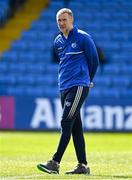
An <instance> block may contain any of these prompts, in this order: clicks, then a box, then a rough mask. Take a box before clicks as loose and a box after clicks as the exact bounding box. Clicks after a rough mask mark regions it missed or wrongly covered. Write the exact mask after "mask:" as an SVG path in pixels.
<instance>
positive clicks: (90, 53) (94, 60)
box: [83, 34, 99, 81]
mask: <svg viewBox="0 0 132 180" xmlns="http://www.w3.org/2000/svg"><path fill="white" fill-rule="evenodd" d="M83 48H84V52H85V55H86V58H87V64H88V70H89V75H90V81H92V80H93V78H94V75H95V73H96V71H97V67H98V65H99V58H98V53H97V50H96V47H95V44H94V42H93V40H92V38H91V37H90V36H89V35H87V34H85V35H84V38H83Z"/></svg>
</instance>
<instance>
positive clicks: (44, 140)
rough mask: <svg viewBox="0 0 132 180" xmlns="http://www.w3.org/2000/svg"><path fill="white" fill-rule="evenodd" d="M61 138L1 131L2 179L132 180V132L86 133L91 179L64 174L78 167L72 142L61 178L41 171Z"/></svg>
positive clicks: (0, 167) (62, 166)
mask: <svg viewBox="0 0 132 180" xmlns="http://www.w3.org/2000/svg"><path fill="white" fill-rule="evenodd" d="M59 136H60V133H55V132H54V133H53V132H49V133H46V132H6V131H5V132H3V131H2V132H0V179H1V180H16V179H18V180H23V179H26V180H28V179H34V180H39V179H41V180H43V179H45V180H48V179H70V180H71V179H77V180H82V179H90V180H93V179H96V180H98V179H101V180H104V179H124V180H126V179H129V180H130V179H132V134H131V133H128V134H120V133H116V134H115V133H85V140H86V149H87V158H88V162H89V166H90V168H91V175H90V176H85V175H65V174H64V173H65V171H67V170H71V169H72V168H73V167H75V166H76V164H77V161H76V156H75V151H74V147H73V144H72V140H71V141H70V144H69V145H68V148H67V150H66V152H65V154H64V156H63V159H62V162H61V167H60V174H59V175H50V174H46V173H43V172H41V171H39V170H38V169H37V168H36V165H37V164H38V163H39V162H45V161H47V160H49V159H50V158H51V157H52V155H53V153H54V152H55V150H56V147H57V144H58V141H59Z"/></svg>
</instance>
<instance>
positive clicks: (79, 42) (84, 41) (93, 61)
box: [54, 27, 99, 91]
mask: <svg viewBox="0 0 132 180" xmlns="http://www.w3.org/2000/svg"><path fill="white" fill-rule="evenodd" d="M54 47H55V52H56V54H57V56H58V59H59V61H60V62H59V75H58V85H59V89H60V91H61V90H65V89H69V88H71V87H73V86H89V84H90V82H92V80H93V78H94V75H95V73H96V70H97V66H98V64H99V63H98V62H99V60H98V54H97V50H96V47H95V44H94V42H93V40H92V38H91V36H90V35H89V34H88V33H86V32H84V31H82V30H80V29H78V28H77V27H74V28H73V29H72V30H71V31H70V33H69V35H68V37H67V39H66V38H65V37H64V35H63V34H62V33H60V34H59V35H58V36H57V37H56V38H55V41H54Z"/></svg>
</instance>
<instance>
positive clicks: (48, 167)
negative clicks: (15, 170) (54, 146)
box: [37, 160, 59, 174]
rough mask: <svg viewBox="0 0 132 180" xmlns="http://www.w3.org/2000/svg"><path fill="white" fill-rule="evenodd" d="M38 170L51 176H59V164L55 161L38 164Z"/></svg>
mask: <svg viewBox="0 0 132 180" xmlns="http://www.w3.org/2000/svg"><path fill="white" fill-rule="evenodd" d="M37 168H38V169H39V170H41V171H43V172H46V173H49V174H59V164H58V163H57V162H55V161H54V160H50V161H48V162H47V163H45V164H38V165H37Z"/></svg>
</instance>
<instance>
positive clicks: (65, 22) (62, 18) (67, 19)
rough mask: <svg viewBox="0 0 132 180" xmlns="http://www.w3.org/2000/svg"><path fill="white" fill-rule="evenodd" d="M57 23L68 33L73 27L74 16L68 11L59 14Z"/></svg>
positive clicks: (63, 31) (61, 29) (62, 30)
mask: <svg viewBox="0 0 132 180" xmlns="http://www.w3.org/2000/svg"><path fill="white" fill-rule="evenodd" d="M57 25H58V28H59V29H60V31H61V32H62V33H64V34H67V33H68V32H69V31H70V30H71V29H72V27H73V18H72V17H71V16H70V15H69V14H67V13H63V14H60V15H58V16H57Z"/></svg>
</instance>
